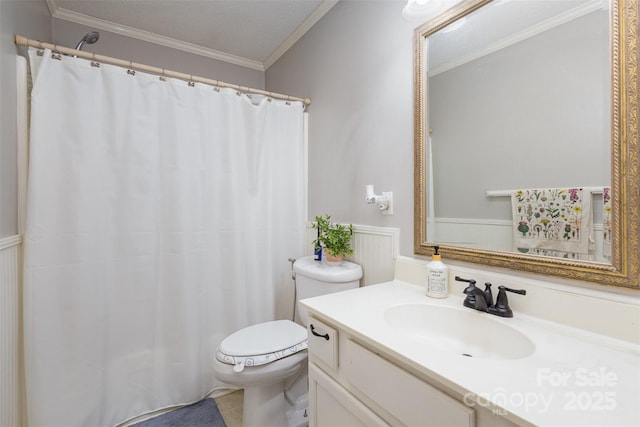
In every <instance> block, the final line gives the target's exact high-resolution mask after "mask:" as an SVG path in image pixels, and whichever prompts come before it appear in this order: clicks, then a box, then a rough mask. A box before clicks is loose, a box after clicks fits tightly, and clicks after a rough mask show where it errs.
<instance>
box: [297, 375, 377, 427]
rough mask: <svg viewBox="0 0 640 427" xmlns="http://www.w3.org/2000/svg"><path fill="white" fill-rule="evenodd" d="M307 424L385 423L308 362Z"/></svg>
mask: <svg viewBox="0 0 640 427" xmlns="http://www.w3.org/2000/svg"><path fill="white" fill-rule="evenodd" d="M309 406H310V408H309V427H375V426H388V425H389V424H387V423H385V422H384V420H382V419H381V418H380V417H378V416H377V415H376V414H375V413H373V412H372V411H371V410H370V409H369V408H368V407H366V406H365V405H364V404H362V402H360V401H359V400H358V399H356V398H355V397H353V395H351V394H350V393H349V392H347V391H346V390H345V389H344V388H342V386H340V385H339V384H338V383H337V382H335V381H334V380H333V379H331V377H329V376H328V375H327V374H325V373H324V372H323V371H322V370H321V369H320V368H318V367H317V366H316V365H314V364H313V363H311V364H309Z"/></svg>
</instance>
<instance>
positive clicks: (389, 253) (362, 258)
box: [305, 222, 400, 286]
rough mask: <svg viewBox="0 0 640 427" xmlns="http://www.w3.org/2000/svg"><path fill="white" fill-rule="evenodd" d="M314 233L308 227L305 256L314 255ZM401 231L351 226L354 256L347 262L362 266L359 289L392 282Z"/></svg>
mask: <svg viewBox="0 0 640 427" xmlns="http://www.w3.org/2000/svg"><path fill="white" fill-rule="evenodd" d="M315 238H316V230H315V229H314V228H313V226H312V223H310V222H309V223H307V243H306V245H305V247H306V248H307V249H306V253H305V255H313V245H312V244H311V243H312V242H313V240H314V239H315ZM399 241H400V230H399V229H398V228H392V227H373V226H369V225H355V224H354V226H353V240H352V241H351V247H352V248H353V255H352V256H350V257H349V258H348V260H349V261H351V262H355V263H356V264H360V266H362V272H363V276H362V281H361V282H360V283H361V286H366V285H372V284H375V283H381V282H388V281H390V280H393V277H394V273H395V260H396V258H398V252H399V247H400V243H399Z"/></svg>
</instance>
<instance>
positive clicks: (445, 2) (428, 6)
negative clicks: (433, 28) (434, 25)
mask: <svg viewBox="0 0 640 427" xmlns="http://www.w3.org/2000/svg"><path fill="white" fill-rule="evenodd" d="M459 2H460V0H407V5H406V6H405V7H404V9H402V16H404V19H406V20H407V21H414V22H425V21H428V20H429V19H431V18H434V17H435V16H436V15H438V14H439V13H440V12H443V11H444V10H446V9H448V8H449V7H451V6H453V5H454V4H456V3H459Z"/></svg>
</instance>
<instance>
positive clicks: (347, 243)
mask: <svg viewBox="0 0 640 427" xmlns="http://www.w3.org/2000/svg"><path fill="white" fill-rule="evenodd" d="M313 228H315V229H317V230H318V237H317V238H316V239H315V240H314V241H313V245H314V246H317V245H320V246H321V247H322V248H323V250H324V252H325V258H326V260H327V263H329V264H340V263H341V262H342V260H343V259H344V257H345V256H347V255H352V254H353V249H352V248H351V238H352V236H353V224H349V225H348V226H347V225H342V224H336V223H334V222H331V216H329V215H325V216H324V217H322V216H316V218H315V222H314V223H313Z"/></svg>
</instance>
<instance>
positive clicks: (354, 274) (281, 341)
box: [213, 257, 362, 427]
mask: <svg viewBox="0 0 640 427" xmlns="http://www.w3.org/2000/svg"><path fill="white" fill-rule="evenodd" d="M294 272H295V273H296V276H295V277H296V280H295V282H296V293H297V296H298V299H303V298H309V297H312V296H318V295H324V294H327V293H333V292H339V291H342V290H347V289H352V288H357V287H358V286H359V283H360V278H361V277H362V269H361V268H360V266H359V265H357V264H353V263H350V262H346V261H345V262H344V263H343V264H341V265H338V266H329V265H327V264H324V263H321V262H319V261H314V260H313V257H305V258H301V259H299V260H297V261H296V262H295V263H294ZM296 305H297V301H296ZM296 318H297V319H298V321H299V322H300V323H301V324H306V320H307V315H306V312H305V311H304V310H302V309H301V308H300V307H297V310H296ZM301 324H299V323H294V322H292V321H290V320H274V321H270V322H264V323H259V324H256V325H252V326H249V327H246V328H244V329H240V330H239V331H236V332H234V333H233V334H231V335H229V336H228V337H226V338H225V339H224V340H223V341H222V342H221V343H220V346H219V347H218V349H217V350H216V355H215V359H214V365H213V368H214V373H215V376H216V378H218V379H219V380H220V381H223V382H225V383H227V384H230V385H233V386H236V387H241V388H244V402H243V415H242V416H243V420H242V423H243V426H244V427H254V426H255V427H258V426H259V427H265V426H277V427H284V426H288V427H303V426H305V425H307V424H308V418H307V393H308V382H307V329H306V327H305V326H301Z"/></svg>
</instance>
